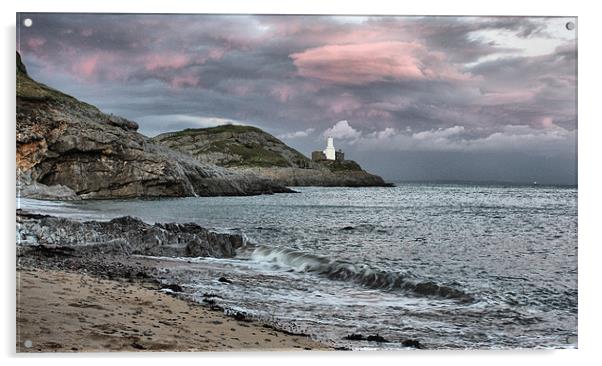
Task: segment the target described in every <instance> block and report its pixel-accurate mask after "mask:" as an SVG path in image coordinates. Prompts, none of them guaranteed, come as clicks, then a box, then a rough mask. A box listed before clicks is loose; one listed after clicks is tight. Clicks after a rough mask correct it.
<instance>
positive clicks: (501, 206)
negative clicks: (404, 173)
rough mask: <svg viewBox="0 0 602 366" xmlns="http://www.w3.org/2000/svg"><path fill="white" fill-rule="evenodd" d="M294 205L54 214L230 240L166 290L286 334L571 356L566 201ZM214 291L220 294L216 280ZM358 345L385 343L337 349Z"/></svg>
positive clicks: (172, 205)
mask: <svg viewBox="0 0 602 366" xmlns="http://www.w3.org/2000/svg"><path fill="white" fill-rule="evenodd" d="M295 189H296V190H297V191H299V193H296V194H277V195H271V196H255V197H210V198H178V199H162V200H117V201H87V202H75V203H55V202H44V201H36V200H27V199H23V200H21V202H20V206H21V207H22V208H24V209H27V210H31V211H36V212H45V213H49V214H54V215H62V216H68V217H72V218H77V219H100V220H102V219H110V218H113V217H116V216H122V215H131V216H136V217H140V218H142V219H143V220H145V221H148V222H195V223H198V224H200V225H202V226H205V227H208V228H212V229H214V230H217V231H221V232H235V233H241V234H243V235H244V236H245V237H246V238H247V243H248V244H247V247H246V248H244V249H243V250H240V253H239V255H238V256H237V257H236V258H233V259H205V258H197V259H192V260H190V259H174V261H176V262H178V263H177V264H178V265H177V266H175V269H171V270H170V271H169V272H167V271H166V272H165V276H166V279H174V278H177V279H178V280H179V281H180V282H182V284H183V285H184V286H187V287H188V288H190V289H192V290H193V291H194V293H195V297H196V298H197V300H199V301H203V299H206V298H211V299H212V300H213V301H215V302H216V303H218V304H220V305H222V306H224V307H225V308H227V309H231V310H233V311H244V312H245V313H247V314H249V315H250V316H252V317H256V318H260V319H263V320H266V321H269V322H272V323H275V324H277V325H279V326H281V327H284V328H286V329H289V330H291V331H298V332H305V333H308V334H310V335H311V336H312V337H314V338H315V339H317V340H321V341H324V342H327V343H329V344H332V345H335V346H340V347H350V348H353V349H381V348H386V349H391V348H393V349H395V348H403V346H402V344H401V341H403V340H405V339H415V340H418V341H420V342H421V343H422V344H423V345H424V346H425V347H427V348H574V347H577V189H576V188H574V187H554V186H498V185H469V184H466V185H451V184H399V185H398V186H396V187H392V188H318V187H299V188H295ZM220 277H226V278H227V279H229V280H230V281H231V282H232V283H229V284H228V283H223V282H220V281H218V280H217V279H218V278H220ZM353 333H361V334H363V335H366V336H367V335H375V334H378V335H380V336H382V337H384V338H385V339H387V340H388V341H389V342H386V343H375V342H366V341H348V340H345V339H344V337H346V336H348V335H350V334H353Z"/></svg>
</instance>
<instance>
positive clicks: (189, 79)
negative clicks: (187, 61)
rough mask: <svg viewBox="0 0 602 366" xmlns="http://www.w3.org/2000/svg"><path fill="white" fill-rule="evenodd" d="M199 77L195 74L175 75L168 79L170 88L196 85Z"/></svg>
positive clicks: (198, 82) (199, 80)
mask: <svg viewBox="0 0 602 366" xmlns="http://www.w3.org/2000/svg"><path fill="white" fill-rule="evenodd" d="M200 82H201V79H200V78H199V77H198V76H197V75H177V76H174V77H172V78H171V79H170V80H169V86H170V87H171V88H172V89H180V88H189V87H193V86H198V85H199V84H200Z"/></svg>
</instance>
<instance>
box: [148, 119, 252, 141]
mask: <svg viewBox="0 0 602 366" xmlns="http://www.w3.org/2000/svg"><path fill="white" fill-rule="evenodd" d="M137 120H138V121H139V122H140V123H141V132H142V133H145V134H147V135H149V136H154V135H157V134H159V133H161V132H166V131H179V130H183V129H186V128H208V127H215V126H221V125H243V124H244V125H248V123H242V122H240V121H236V120H232V119H227V118H217V117H206V116H193V115H186V114H164V115H152V116H143V117H140V118H138V119H137Z"/></svg>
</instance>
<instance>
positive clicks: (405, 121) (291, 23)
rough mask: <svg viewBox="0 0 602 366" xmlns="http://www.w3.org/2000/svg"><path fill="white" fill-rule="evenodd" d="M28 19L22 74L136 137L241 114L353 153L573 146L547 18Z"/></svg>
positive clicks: (550, 151) (564, 153)
mask: <svg viewBox="0 0 602 366" xmlns="http://www.w3.org/2000/svg"><path fill="white" fill-rule="evenodd" d="M27 16H28V17H30V18H32V19H33V22H34V26H33V27H31V28H25V27H21V28H20V33H19V35H20V39H19V42H18V48H19V50H20V52H21V53H22V56H23V59H24V61H25V62H26V64H27V66H28V68H29V70H30V73H31V74H32V76H33V77H34V78H36V79H38V80H40V81H42V82H45V83H47V84H49V85H52V86H54V87H57V88H59V89H62V90H64V91H66V92H68V93H71V94H74V95H75V96H76V97H78V98H80V99H83V100H85V101H88V102H90V103H93V104H96V105H98V106H99V107H100V108H101V109H104V110H106V111H108V112H112V113H117V114H120V115H123V116H125V117H128V118H131V119H134V120H137V121H139V122H140V125H141V131H142V132H143V133H146V134H149V135H154V134H157V133H161V132H165V131H167V130H172V129H176V128H178V129H179V128H185V127H195V126H199V127H206V126H208V125H212V124H213V125H215V124H220V123H246V124H253V125H257V126H259V127H262V128H264V129H266V130H268V131H269V132H272V133H274V134H276V135H279V136H282V137H283V138H284V139H285V140H286V141H287V142H288V143H290V144H292V145H294V146H295V147H297V148H299V149H301V150H302V151H304V152H306V153H308V152H309V151H311V150H313V149H315V148H316V147H317V146H319V145H320V144H321V142H322V140H321V139H322V138H323V137H324V135H323V134H324V131H326V130H329V131H331V132H332V133H335V134H336V133H340V134H341V135H340V136H336V135H335V136H334V137H335V139H336V141H337V144H339V145H340V146H343V147H344V148H345V149H347V151H348V156H354V155H355V156H360V154H361V156H362V158H363V159H366V160H370V159H372V158H373V157H377V156H380V155H381V154H383V153H386V154H391V155H395V154H404V153H408V152H410V151H419V152H421V153H423V154H426V153H427V152H429V151H443V152H446V153H450V154H452V153H453V154H456V155H454V156H457V158H458V159H460V156H461V159H468V158H467V156H472V155H475V154H485V153H487V154H490V153H494V154H497V155H496V156H498V157H500V156H506V157H509V156H514V155H513V154H517V151H519V152H522V153H524V154H527V155H529V156H539V157H546V159H549V157H550V156H561V157H562V159H561V160H562V161H563V162H566V161H570V160H571V159H570V158H567V157H570V156H573V155H574V154H573V152H574V149H575V143H576V141H575V136H576V132H575V130H576V127H577V121H576V109H575V104H576V72H575V71H576V70H575V68H576V43H575V41H574V33H570V32H569V33H570V34H567V33H566V32H568V31H566V30H564V32H565V33H562V32H561V30H563V29H562V28H563V27H562V25H563V20H562V19H555V18H521V17H518V18H514V17H500V18H454V17H426V18H425V17H327V16H202V15H118V14H101V15H99V14H94V15H91V14H33V13H29V14H27ZM339 121H346V122H345V123H340V124H337V122H339ZM337 131H338V132H337ZM414 154H415V153H414ZM466 154H468V155H466ZM429 156H431V155H429ZM433 156H434V155H433ZM358 160H361V159H358ZM373 160H378V159H373ZM529 161H531V160H529ZM542 164H543V163H542ZM563 164H564V163H563ZM377 165H378V164H377ZM382 166H384V163H383V165H382ZM404 166H405V168H404V169H408V170H405V171H404V174H408V175H409V176H410V177H409V178H408V179H411V175H412V174H413V173H412V171H414V172H416V174H415V176H419V175H420V174H418V170H417V169H416V168H415V164H414V165H413V164H406V165H404ZM546 166H548V165H546ZM411 167H413V168H411ZM569 168H570V169H569ZM517 169H519V170H522V169H523V167H522V166H520V167H519V166H517ZM557 169H558V170H559V171H560V170H563V169H564V170H563V171H565V172H567V173H566V174H568V175H570V174H572V172H574V169H573V167H566V166H565V165H560V166H559V167H557ZM532 170H533V169H532ZM533 171H537V169H535V170H533ZM525 174H526V173H525ZM559 174H560V173H559ZM385 175H387V176H391V177H393V176H397V173H395V172H393V173H391V174H385ZM518 175H520V174H518ZM549 176H554V175H553V174H552V175H549ZM525 179H531V178H525Z"/></svg>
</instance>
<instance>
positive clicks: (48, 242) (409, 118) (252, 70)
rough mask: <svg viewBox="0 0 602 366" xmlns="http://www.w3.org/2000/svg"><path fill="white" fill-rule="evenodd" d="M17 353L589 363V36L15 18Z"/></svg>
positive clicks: (496, 28) (461, 25) (519, 22)
mask: <svg viewBox="0 0 602 366" xmlns="http://www.w3.org/2000/svg"><path fill="white" fill-rule="evenodd" d="M16 81H17V85H16V98H17V115H16V169H17V171H16V177H17V178H16V179H17V214H16V230H17V232H16V234H17V237H16V246H17V258H16V268H17V313H16V323H17V328H16V330H17V337H16V349H17V351H18V352H98V351H107V352H108V351H120V352H139V351H147V352H148V351H191V352H198V351H229V350H234V351H250V350H254V351H256V350H263V351H267V350H270V351H291V350H298V351H310V350H311V351H315V350H326V351H339V350H353V351H362V350H422V349H426V350H434V349H500V348H501V349H517V348H527V349H534V348H576V347H577V313H578V311H577V174H576V171H577V154H576V148H577V109H576V105H577V92H576V85H577V19H576V18H575V17H503V16H498V17H460V16H438V17H435V16H377V15H371V16H336V15H320V16H318V15H313V16H301V15H209V14H102V13H94V14H92V13H80V14H78V13H18V14H17V55H16Z"/></svg>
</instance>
